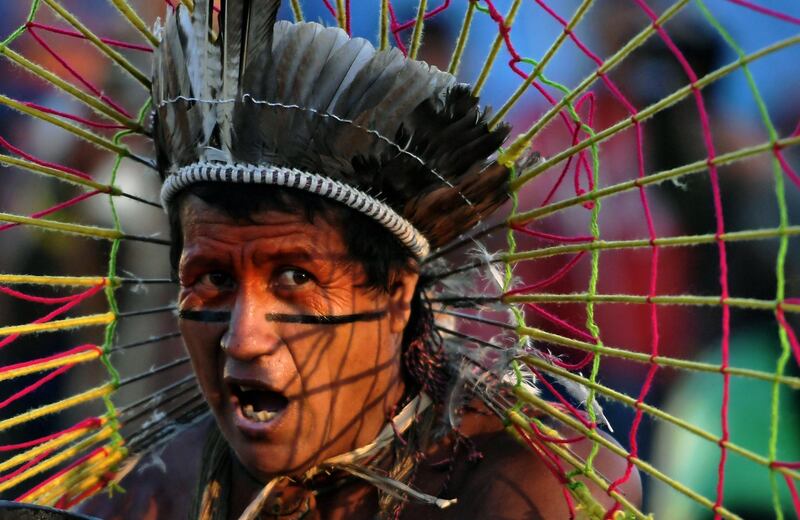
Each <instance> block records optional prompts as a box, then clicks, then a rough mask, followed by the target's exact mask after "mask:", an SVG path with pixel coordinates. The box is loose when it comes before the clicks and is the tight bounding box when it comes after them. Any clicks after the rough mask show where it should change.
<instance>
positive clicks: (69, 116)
mask: <svg viewBox="0 0 800 520" xmlns="http://www.w3.org/2000/svg"><path fill="white" fill-rule="evenodd" d="M23 105H25V106H28V107H31V108H35V109H36V110H39V111H40V112H46V113H48V114H53V115H55V116H60V117H65V118H67V119H71V120H73V121H77V122H78V123H83V124H84V125H87V126H93V127H95V128H108V129H112V130H118V129H124V128H127V127H126V126H124V125H118V124H114V123H99V122H97V121H90V120H88V119H84V118H82V117H78V116H76V115H73V114H68V113H66V112H61V111H60V110H54V109H52V108H47V107H45V106H42V105H37V104H36V103H30V102H25V103H23Z"/></svg>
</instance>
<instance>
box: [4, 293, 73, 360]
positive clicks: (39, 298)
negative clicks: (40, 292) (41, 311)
mask: <svg viewBox="0 0 800 520" xmlns="http://www.w3.org/2000/svg"><path fill="white" fill-rule="evenodd" d="M0 293H3V294H7V295H8V296H13V297H14V298H19V299H20V300H25V301H28V302H33V303H43V304H45V305H55V304H57V303H67V302H68V301H72V299H73V298H75V295H74V294H70V295H69V296H59V297H58V298H47V297H44V296H33V295H31V294H26V293H23V292H20V291H17V290H14V289H11V288H9V287H6V286H4V285H0ZM0 371H1V369H0Z"/></svg>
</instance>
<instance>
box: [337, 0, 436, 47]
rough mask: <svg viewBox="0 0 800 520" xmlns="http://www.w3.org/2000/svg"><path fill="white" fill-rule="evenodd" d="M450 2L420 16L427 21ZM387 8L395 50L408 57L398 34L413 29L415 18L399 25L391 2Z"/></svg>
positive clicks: (415, 22)
mask: <svg viewBox="0 0 800 520" xmlns="http://www.w3.org/2000/svg"><path fill="white" fill-rule="evenodd" d="M323 1H327V0H323ZM450 1H451V0H444V1H443V2H442V4H441V5H440V6H438V7H435V8H433V9H431V10H430V11H426V12H425V14H424V15H422V19H423V20H428V19H430V18H431V17H433V16H436V15H437V14H439V13H441V12H442V11H444V10H445V9H447V8H448V7H450ZM388 6H389V30H390V31H391V32H392V36H394V41H395V44H396V45H397V48H398V49H400V51H401V52H402V53H403V54H404V55H408V49H407V48H406V46H405V44H404V43H403V41H402V40H401V39H400V33H401V32H403V31H405V30H406V29H408V28H409V27H414V26H415V25H416V24H417V20H416V18H414V19H411V20H408V21H407V22H403V23H399V22H398V21H397V15H395V12H394V7H393V6H392V2H391V1H389V2H388Z"/></svg>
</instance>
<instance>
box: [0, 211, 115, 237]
mask: <svg viewBox="0 0 800 520" xmlns="http://www.w3.org/2000/svg"><path fill="white" fill-rule="evenodd" d="M0 221H5V222H14V223H16V224H25V225H28V226H34V227H39V228H42V229H46V230H48V231H60V232H62V233H71V234H73V235H83V236H88V237H93V238H106V239H109V240H116V239H118V238H123V237H124V236H125V235H124V234H123V233H120V232H119V231H117V230H115V229H107V228H99V227H95V226H82V225H80V224H70V223H69V222H58V221H55V220H44V219H38V218H31V217H23V216H22V215H12V214H11V213H0Z"/></svg>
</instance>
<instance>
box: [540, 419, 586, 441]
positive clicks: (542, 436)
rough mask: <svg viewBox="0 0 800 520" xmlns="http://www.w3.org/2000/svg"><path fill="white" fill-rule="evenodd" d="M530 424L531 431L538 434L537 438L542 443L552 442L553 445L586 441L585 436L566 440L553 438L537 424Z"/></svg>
mask: <svg viewBox="0 0 800 520" xmlns="http://www.w3.org/2000/svg"><path fill="white" fill-rule="evenodd" d="M528 424H530V427H531V429H533V432H534V433H535V434H536V437H537V438H538V439H539V440H542V441H547V442H552V443H553V444H575V443H576V442H580V441H583V440H586V436H585V435H579V436H577V437H569V438H566V439H562V438H561V437H552V436H550V435H547V434H546V433H544V432H543V431H542V430H541V429H540V428H539V426H538V425H537V424H536V423H535V422H530V423H528Z"/></svg>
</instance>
